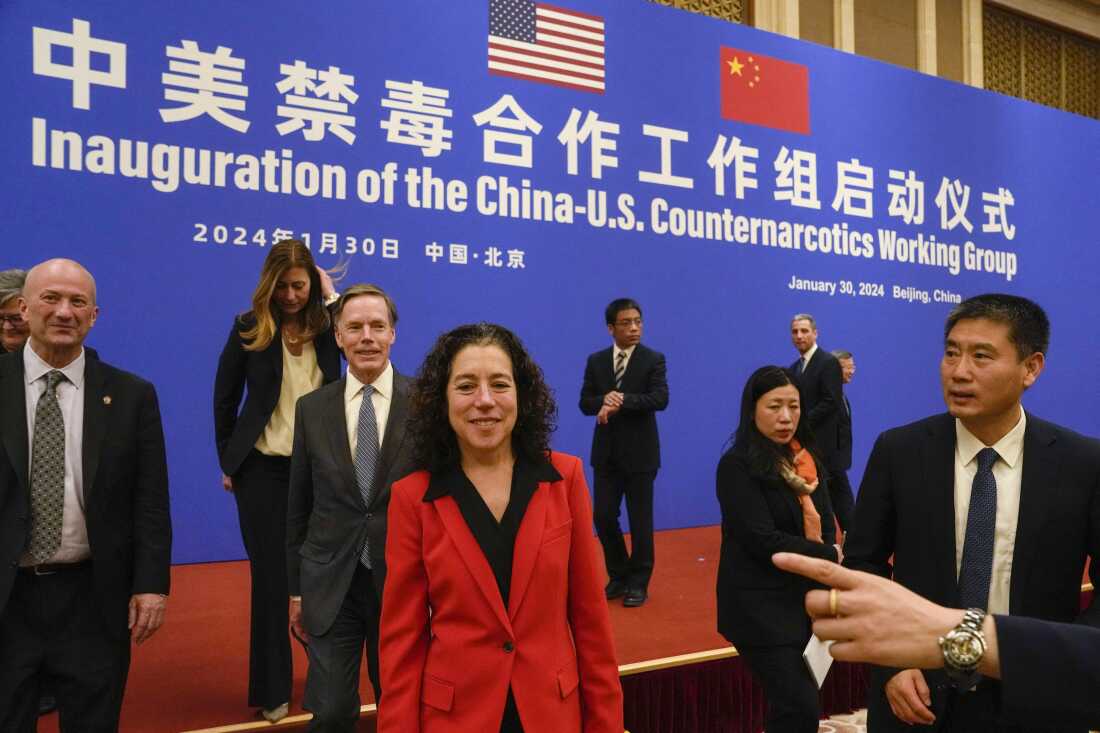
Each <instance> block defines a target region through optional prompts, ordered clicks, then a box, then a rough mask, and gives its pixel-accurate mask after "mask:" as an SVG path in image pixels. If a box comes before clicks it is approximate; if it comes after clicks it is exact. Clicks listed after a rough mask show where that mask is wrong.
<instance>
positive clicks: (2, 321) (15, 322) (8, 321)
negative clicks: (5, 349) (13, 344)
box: [0, 313, 26, 328]
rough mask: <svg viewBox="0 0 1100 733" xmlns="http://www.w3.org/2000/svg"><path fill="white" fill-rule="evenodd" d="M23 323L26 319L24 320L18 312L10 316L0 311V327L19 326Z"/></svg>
mask: <svg viewBox="0 0 1100 733" xmlns="http://www.w3.org/2000/svg"><path fill="white" fill-rule="evenodd" d="M24 323H26V321H24V320H23V316H21V315H19V314H18V313H16V314H15V315H12V316H5V315H4V314H2V313H0V328H2V327H3V326H5V325H8V326H11V327H12V328H19V327H20V326H22V325H23V324H24Z"/></svg>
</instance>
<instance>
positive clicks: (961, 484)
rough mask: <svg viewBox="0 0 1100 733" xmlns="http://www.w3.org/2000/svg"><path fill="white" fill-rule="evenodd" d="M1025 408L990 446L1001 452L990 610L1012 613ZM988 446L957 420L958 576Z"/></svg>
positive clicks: (995, 470) (996, 465)
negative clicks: (974, 493)
mask: <svg viewBox="0 0 1100 733" xmlns="http://www.w3.org/2000/svg"><path fill="white" fill-rule="evenodd" d="M1026 427H1027V418H1026V417H1025V416H1024V412H1023V410H1021V411H1020V420H1019V422H1017V423H1016V427H1014V428H1012V430H1009V431H1008V433H1006V434H1005V436H1004V437H1003V438H1001V439H1000V440H998V441H997V442H996V443H994V444H993V445H991V446H989V447H990V448H992V449H993V450H995V451H997V455H998V456H999V457H998V458H997V461H996V462H995V463H994V464H993V478H994V479H995V480H996V481H997V518H996V530H995V532H994V537H993V574H992V576H990V580H989V607H988V608H987V609H986V610H987V611H989V613H999V614H1007V613H1008V597H1009V592H1010V588H1011V583H1012V558H1013V553H1014V551H1015V548H1016V523H1017V520H1018V519H1019V516H1020V485H1021V483H1022V480H1023V475H1024V429H1025V428H1026ZM985 447H986V445H985V443H983V442H982V441H980V440H978V439H977V438H976V437H974V434H973V433H971V432H970V431H969V430H967V429H966V427H965V426H964V425H963V424H962V421H961V420H958V419H956V420H955V577H956V579H957V578H958V576H959V571H960V570H961V568H962V556H963V545H964V544H965V543H966V520H967V517H968V516H969V514H970V493H971V491H972V489H973V485H974V476H975V475H976V474H977V473H978V452H979V451H981V449H982V448H985Z"/></svg>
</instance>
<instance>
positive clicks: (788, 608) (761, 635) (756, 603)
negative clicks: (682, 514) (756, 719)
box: [717, 451, 837, 646]
mask: <svg viewBox="0 0 1100 733" xmlns="http://www.w3.org/2000/svg"><path fill="white" fill-rule="evenodd" d="M818 474H819V476H820V477H821V478H820V484H819V485H818V487H817V490H815V491H814V493H813V494H811V498H812V499H813V502H814V506H815V507H816V508H817V511H818V513H819V514H820V515H821V536H822V539H823V540H824V543H823V544H822V543H819V542H814V541H812V540H808V539H806V534H805V531H804V530H803V525H802V509H801V507H800V506H799V504H798V499H797V498H796V497H795V494H794V492H793V491H792V490H791V489H790V487H788V486H787V484H786V483H785V482H784V481H783V480H782V479H781V478H780V477H779V476H776V477H774V478H771V479H761V478H757V477H756V476H753V475H752V474H751V473H750V471H749V467H748V464H747V463H746V461H745V459H744V458H742V457H741V456H738V455H736V454H735V453H734V452H733V451H727V452H726V454H725V455H723V456H722V460H721V461H719V463H718V480H717V487H718V503H719V504H720V505H721V507H722V549H721V555H720V557H719V561H718V587H717V596H718V631H719V633H721V634H722V636H724V637H726V638H727V639H729V641H730V642H732V643H733V644H735V645H737V646H775V645H779V644H805V643H806V641H807V639H809V638H810V619H809V617H808V616H807V615H806V608H805V602H806V591H807V590H809V589H810V588H811V586H812V584H811V582H810V581H809V580H806V579H805V578H803V577H801V576H798V575H795V574H793V573H786V572H783V571H782V570H780V569H779V568H777V567H775V566H774V565H773V564H772V555H773V554H775V553H776V552H797V553H798V554H800V555H809V556H811V557H820V558H823V559H825V560H832V561H834V562H835V561H836V559H837V554H836V548H835V547H833V545H834V543H835V542H836V526H835V524H834V523H833V510H832V504H831V503H830V501H829V492H828V489H827V487H826V485H825V476H824V471H823V470H822V469H821V467H820V466H819V467H818Z"/></svg>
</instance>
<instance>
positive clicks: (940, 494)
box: [844, 414, 1100, 731]
mask: <svg viewBox="0 0 1100 733" xmlns="http://www.w3.org/2000/svg"><path fill="white" fill-rule="evenodd" d="M844 553H845V558H844V564H845V565H846V566H848V567H852V568H855V569H857V570H864V571H868V572H873V573H877V574H879V575H882V576H886V577H889V575H890V572H891V565H890V556H891V555H893V566H892V570H893V576H894V580H896V581H897V582H899V583H901V584H902V585H904V586H905V587H907V588H909V589H910V590H912V591H914V592H916V593H918V594H920V595H922V596H924V597H925V598H928V599H929V600H931V601H933V602H935V603H938V604H940V605H943V606H948V607H950V608H958V606H959V595H958V581H957V577H956V572H955V418H953V417H951V416H950V415H948V414H943V415H937V416H935V417H930V418H926V419H924V420H921V421H919V422H915V423H911V424H909V425H905V426H903V427H900V428H894V429H893V430H888V431H886V432H884V433H883V434H882V435H880V436H879V437H878V440H877V441H876V442H875V446H874V449H873V450H872V451H871V457H870V459H869V460H868V463H867V470H866V472H865V473H864V476H863V483H862V484H861V486H860V490H859V501H858V502H857V504H856V514H855V522H854V526H853V529H852V531H851V532H850V533H849V535H848V537H847V540H846V542H845V545H844ZM1086 557H1091V558H1092V563H1093V565H1092V567H1100V565H1097V563H1098V562H1100V443H1098V442H1097V441H1095V440H1093V439H1091V438H1086V437H1083V436H1081V435H1078V434H1077V433H1074V432H1073V431H1071V430H1068V429H1066V428H1062V427H1059V426H1057V425H1054V424H1053V423H1049V422H1046V421H1045V420H1040V419H1039V418H1037V417H1035V416H1034V415H1031V414H1028V415H1027V427H1026V429H1025V431H1024V452H1023V477H1022V482H1021V486H1020V513H1019V520H1018V524H1017V528H1016V543H1015V548H1014V550H1013V561H1012V580H1011V588H1010V593H1009V612H1010V613H1011V614H1012V615H1014V616H1031V617H1034V618H1039V619H1047V620H1050V621H1064V622H1070V621H1074V620H1075V619H1076V620H1077V621H1078V622H1080V623H1086V624H1088V625H1090V626H1100V604H1097V603H1096V601H1095V600H1093V602H1092V604H1091V605H1090V606H1089V607H1088V608H1087V609H1086V610H1085V611H1084V612H1080V597H1081V573H1082V571H1083V570H1084V564H1085V558H1086ZM1093 572H1095V571H1093ZM1093 577H1095V575H1094V576H1093ZM897 671H898V670H891V669H882V668H876V669H875V670H874V672H873V674H872V685H871V695H870V699H869V700H868V715H869V716H870V717H871V718H873V719H874V722H873V724H874V725H875V729H876V730H896V731H902V730H911V729H910V727H909V726H907V725H906V724H905V723H902V722H901V721H899V720H897V719H896V718H895V717H894V716H893V714H892V713H891V712H890V707H889V704H888V703H887V702H886V699H885V696H884V694H883V685H884V684H885V683H886V681H887V680H888V679H889V678H890V677H892V676H893V675H894V674H895V673H896V672H897ZM925 676H926V677H927V678H928V681H929V687H930V688H932V697H933V711H936V710H937V708H936V707H935V706H937V705H939V706H941V707H942V705H944V704H946V697H947V696H946V695H943V694H942V693H941V692H940V690H937V685H944V684H946V679H945V678H944V677H943V675H942V673H940V672H926V673H925Z"/></svg>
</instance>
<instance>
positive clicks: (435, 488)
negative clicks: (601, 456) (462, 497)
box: [424, 458, 562, 501]
mask: <svg viewBox="0 0 1100 733" xmlns="http://www.w3.org/2000/svg"><path fill="white" fill-rule="evenodd" d="M468 480H469V479H467V478H466V474H465V473H463V471H462V467H461V466H458V465H455V466H452V467H451V468H447V469H444V470H442V471H436V472H433V473H432V474H431V477H430V479H429V480H428V490H427V491H425V492H424V501H435V500H436V499H439V498H441V497H444V496H451V495H452V494H454V491H455V487H456V486H457V485H458V484H460V483H461V482H463V481H468ZM561 480H562V475H561V474H560V473H558V471H557V469H556V468H554V467H553V466H552V465H551V464H550V461H548V460H546V459H545V458H543V459H540V460H538V461H537V462H535V461H529V460H527V459H525V458H517V459H516V464H515V466H513V467H512V486H520V485H527V486H531V485H537V484H540V483H553V482H554V481H561ZM535 488H537V486H535Z"/></svg>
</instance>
